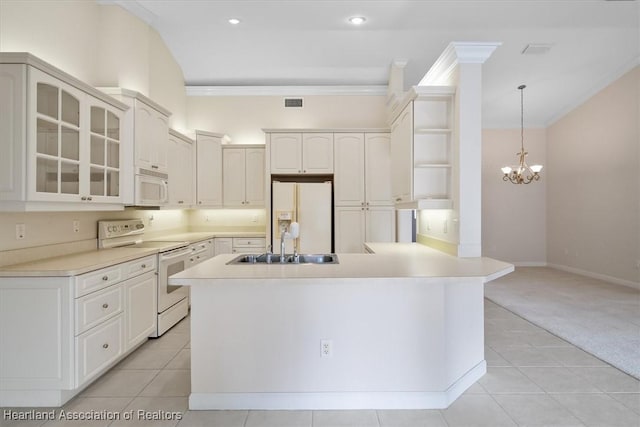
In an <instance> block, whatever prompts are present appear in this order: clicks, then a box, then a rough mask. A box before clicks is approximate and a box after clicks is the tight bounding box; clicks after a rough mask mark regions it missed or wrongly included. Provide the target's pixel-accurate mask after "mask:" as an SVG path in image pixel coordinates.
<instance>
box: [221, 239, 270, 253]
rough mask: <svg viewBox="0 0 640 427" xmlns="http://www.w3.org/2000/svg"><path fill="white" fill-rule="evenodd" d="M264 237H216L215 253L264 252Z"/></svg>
mask: <svg viewBox="0 0 640 427" xmlns="http://www.w3.org/2000/svg"><path fill="white" fill-rule="evenodd" d="M265 250H266V239H265V238H264V237H216V239H215V254H216V255H220V254H255V253H264V252H265Z"/></svg>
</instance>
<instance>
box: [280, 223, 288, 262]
mask: <svg viewBox="0 0 640 427" xmlns="http://www.w3.org/2000/svg"><path fill="white" fill-rule="evenodd" d="M286 234H287V229H286V227H284V226H283V227H282V228H281V229H280V264H284V263H285V257H284V239H285V237H286Z"/></svg>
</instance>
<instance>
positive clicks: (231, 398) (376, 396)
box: [189, 360, 487, 410]
mask: <svg viewBox="0 0 640 427" xmlns="http://www.w3.org/2000/svg"><path fill="white" fill-rule="evenodd" d="M486 372H487V363H486V362H485V361H484V360H483V361H482V362H480V363H478V364H477V365H476V366H474V367H473V368H472V369H471V370H469V371H468V372H467V373H466V374H464V375H463V376H462V377H460V378H459V379H458V380H457V381H456V382H455V383H453V384H452V385H451V386H450V387H449V388H448V389H447V390H444V391H440V392H437V391H436V392H322V393H304V392H301V393H191V395H190V396H189V409H191V410H215V409H228V410H328V409H444V408H447V407H448V406H449V405H451V404H452V403H453V402H454V401H455V400H456V399H457V398H458V397H460V395H462V393H464V392H465V391H466V390H467V389H468V388H469V387H471V386H472V385H473V384H474V383H475V382H476V381H478V380H479V379H480V378H481V377H482V376H483V375H484V374H485V373H486Z"/></svg>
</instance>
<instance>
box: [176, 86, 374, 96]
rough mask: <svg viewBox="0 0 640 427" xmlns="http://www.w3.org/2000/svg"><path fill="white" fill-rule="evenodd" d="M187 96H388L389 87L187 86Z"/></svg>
mask: <svg viewBox="0 0 640 427" xmlns="http://www.w3.org/2000/svg"><path fill="white" fill-rule="evenodd" d="M186 92H187V96H312V95H325V96H326V95H334V96H357V95H370V96H386V95H387V86H386V85H378V86H186Z"/></svg>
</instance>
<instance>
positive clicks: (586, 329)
mask: <svg viewBox="0 0 640 427" xmlns="http://www.w3.org/2000/svg"><path fill="white" fill-rule="evenodd" d="M485 296H486V297H487V298H488V299H490V300H491V301H493V302H495V303H496V304H498V305H501V306H502V307H504V308H506V309H508V310H510V311H512V312H514V313H515V314H517V315H518V316H520V317H523V318H525V319H526V320H528V321H530V322H531V323H534V324H536V325H538V326H540V327H542V328H544V329H546V330H547V331H549V332H551V333H553V334H555V335H557V336H559V337H560V338H563V339H565V340H567V341H569V342H570V343H572V344H574V345H575V346H577V347H580V348H582V349H583V350H585V351H587V352H589V353H591V354H593V355H594V356H596V357H598V358H600V359H602V360H604V361H605V362H607V363H609V364H611V365H613V366H615V367H617V368H618V369H620V370H622V371H624V372H626V373H628V374H630V375H633V376H634V377H636V378H639V379H640V291H639V290H636V289H633V288H629V287H626V286H621V285H616V284H612V283H608V282H604V281H602V280H598V279H592V278H589V277H584V276H580V275H577V274H572V273H567V272H564V271H560V270H556V269H552V268H546V267H519V268H516V270H515V272H513V273H511V274H508V275H507V276H504V277H502V278H500V279H497V280H494V281H492V282H489V283H487V284H486V286H485Z"/></svg>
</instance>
